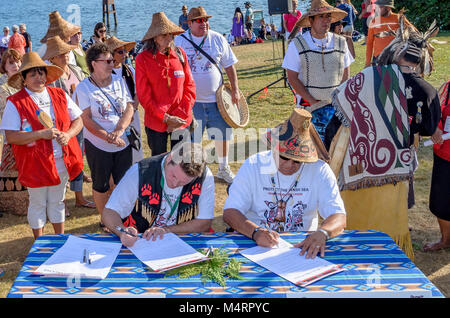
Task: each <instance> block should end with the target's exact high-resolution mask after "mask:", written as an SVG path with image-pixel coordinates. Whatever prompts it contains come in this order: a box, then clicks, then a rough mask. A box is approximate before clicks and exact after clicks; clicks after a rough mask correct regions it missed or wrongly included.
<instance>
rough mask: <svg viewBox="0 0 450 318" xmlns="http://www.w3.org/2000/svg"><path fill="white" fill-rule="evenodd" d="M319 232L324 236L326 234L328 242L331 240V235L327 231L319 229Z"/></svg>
mask: <svg viewBox="0 0 450 318" xmlns="http://www.w3.org/2000/svg"><path fill="white" fill-rule="evenodd" d="M317 232H322V233H323V234H325V237H326V239H327V241H328V240H329V239H330V234H329V233H328V231H327V230H324V229H318V230H317Z"/></svg>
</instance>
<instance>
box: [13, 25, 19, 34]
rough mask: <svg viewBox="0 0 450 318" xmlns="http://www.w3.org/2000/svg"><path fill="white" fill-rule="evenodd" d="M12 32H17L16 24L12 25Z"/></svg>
mask: <svg viewBox="0 0 450 318" xmlns="http://www.w3.org/2000/svg"><path fill="white" fill-rule="evenodd" d="M12 31H13V32H17V31H19V26H18V25H16V24H14V25H13V26H12Z"/></svg>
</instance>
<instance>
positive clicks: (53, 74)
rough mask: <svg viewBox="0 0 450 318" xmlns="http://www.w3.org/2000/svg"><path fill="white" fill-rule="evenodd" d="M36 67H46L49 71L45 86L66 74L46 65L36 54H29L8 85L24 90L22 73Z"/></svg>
mask: <svg viewBox="0 0 450 318" xmlns="http://www.w3.org/2000/svg"><path fill="white" fill-rule="evenodd" d="M34 67H45V68H46V69H47V81H46V82H45V85H48V84H50V83H52V82H54V81H56V80H57V79H58V78H60V77H61V75H62V74H63V73H64V70H63V69H62V68H60V67H58V66H56V65H48V64H47V63H45V62H44V61H43V60H42V59H41V57H40V56H39V54H37V53H36V52H29V53H26V54H25V55H24V56H23V57H22V65H21V66H20V68H19V70H18V71H17V73H15V74H13V75H12V76H11V77H10V78H9V79H8V85H9V86H11V87H14V88H16V89H22V88H23V81H24V79H23V77H22V72H23V71H26V70H29V69H32V68H34Z"/></svg>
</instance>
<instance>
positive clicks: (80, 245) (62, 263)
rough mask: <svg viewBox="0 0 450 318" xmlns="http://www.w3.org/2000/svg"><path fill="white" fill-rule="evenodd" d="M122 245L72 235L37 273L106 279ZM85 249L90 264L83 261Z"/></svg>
mask: <svg viewBox="0 0 450 318" xmlns="http://www.w3.org/2000/svg"><path fill="white" fill-rule="evenodd" d="M121 247H122V244H121V243H111V242H101V241H95V240H88V239H83V238H80V237H77V236H73V235H71V236H69V238H68V239H67V241H66V243H64V245H63V246H62V247H61V248H59V249H58V250H57V251H56V252H55V253H54V254H53V255H52V256H51V257H50V258H49V259H47V260H46V261H45V262H44V263H43V264H42V265H41V266H39V268H38V269H37V270H36V271H35V274H37V275H46V276H80V277H86V278H94V279H104V278H106V276H108V273H109V271H110V269H111V266H112V264H113V263H114V261H115V260H116V258H117V255H118V254H119V252H120V248H121ZM85 250H86V251H87V252H88V254H89V255H90V259H91V263H90V264H89V263H88V262H83V255H84V251H85Z"/></svg>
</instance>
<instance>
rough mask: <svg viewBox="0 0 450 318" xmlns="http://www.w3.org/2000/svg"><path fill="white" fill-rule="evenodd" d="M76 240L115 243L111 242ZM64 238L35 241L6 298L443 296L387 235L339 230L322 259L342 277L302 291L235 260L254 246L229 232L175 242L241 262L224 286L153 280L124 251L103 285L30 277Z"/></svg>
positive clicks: (155, 276)
mask: <svg viewBox="0 0 450 318" xmlns="http://www.w3.org/2000/svg"><path fill="white" fill-rule="evenodd" d="M306 235H307V234H306V233H286V234H283V235H282V237H283V238H284V239H285V240H286V241H288V242H290V243H296V242H299V241H301V240H302V239H303V238H304V237H305V236H306ZM79 236H80V237H82V238H85V239H92V240H101V241H108V242H119V239H118V237H116V236H115V235H98V234H85V235H79ZM67 237H68V235H66V234H64V235H46V236H42V237H40V238H39V239H37V240H36V241H35V242H34V244H33V246H32V248H31V250H30V252H29V254H28V256H27V258H26V260H25V262H24V264H23V266H22V268H21V270H20V272H19V274H18V276H17V278H16V280H15V282H14V284H13V286H12V287H11V290H10V291H9V294H8V297H10V298H16V297H54V296H56V297H63V296H70V297H103V296H104V297H166V298H173V297H189V298H192V297H202V298H205V297H232V298H236V297H257V298H264V297H276V298H285V297H443V295H442V294H441V292H440V291H439V290H438V289H437V288H436V287H435V286H434V285H433V284H432V283H431V282H430V281H429V280H428V279H427V277H426V276H425V275H424V274H423V273H422V272H421V271H420V270H419V269H418V268H417V267H416V265H415V264H414V263H413V262H412V261H411V260H410V259H409V258H408V257H407V256H406V255H405V254H404V253H403V252H402V251H401V250H400V248H399V247H398V246H397V245H396V244H395V243H394V242H393V241H392V239H391V238H390V237H389V236H388V235H386V234H384V233H382V232H376V231H367V232H360V231H346V232H345V233H344V234H342V235H340V236H338V237H336V238H334V239H331V240H329V241H328V242H327V248H326V253H325V257H324V258H325V259H326V260H328V261H330V262H332V263H334V264H337V265H339V266H341V267H342V268H344V269H345V271H343V272H340V273H338V274H335V275H332V276H329V277H326V278H324V279H322V280H319V281H317V282H315V283H312V284H311V285H308V286H306V287H299V286H296V285H294V284H292V283H290V282H289V281H286V280H285V279H283V278H281V277H279V276H277V275H275V274H273V273H272V272H270V271H268V270H266V269H264V268H262V267H260V266H258V265H257V264H255V263H253V262H251V261H249V260H247V259H246V258H244V257H243V256H242V255H240V254H239V253H238V251H239V250H240V249H243V248H248V247H252V246H255V242H253V241H252V240H250V239H248V238H246V237H244V236H242V235H240V234H235V233H208V234H199V233H192V234H187V235H180V238H181V239H183V240H184V241H185V242H186V243H188V244H190V245H192V246H193V247H194V248H196V249H202V248H205V249H206V248H208V247H209V246H212V247H213V248H219V247H221V248H224V249H227V250H228V251H229V252H231V253H232V254H231V255H232V257H237V258H238V259H239V260H240V261H245V263H243V264H242V267H241V272H240V274H241V276H243V277H244V278H245V280H232V279H228V280H227V281H226V286H225V287H222V286H220V285H219V284H217V283H213V282H207V283H202V279H201V277H200V275H197V276H193V277H190V278H187V279H180V278H177V277H175V276H172V277H164V273H154V272H152V271H151V270H150V269H149V268H148V267H146V266H145V265H144V264H143V263H142V262H141V261H139V260H138V259H137V258H136V257H135V256H134V255H133V253H131V251H130V250H129V249H127V248H125V247H124V246H122V249H121V251H120V254H119V255H118V257H117V259H116V261H115V262H114V264H113V266H112V268H111V271H110V273H109V274H108V276H107V277H106V278H105V279H103V280H94V279H79V278H63V277H60V278H50V277H44V276H38V275H34V274H33V271H35V270H36V269H37V268H38V267H39V265H41V264H42V263H43V262H44V261H45V260H46V259H48V258H49V257H50V256H51V255H52V254H53V253H54V252H55V251H56V250H58V248H60V247H61V246H62V245H63V244H64V243H65V241H66V239H67Z"/></svg>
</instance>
